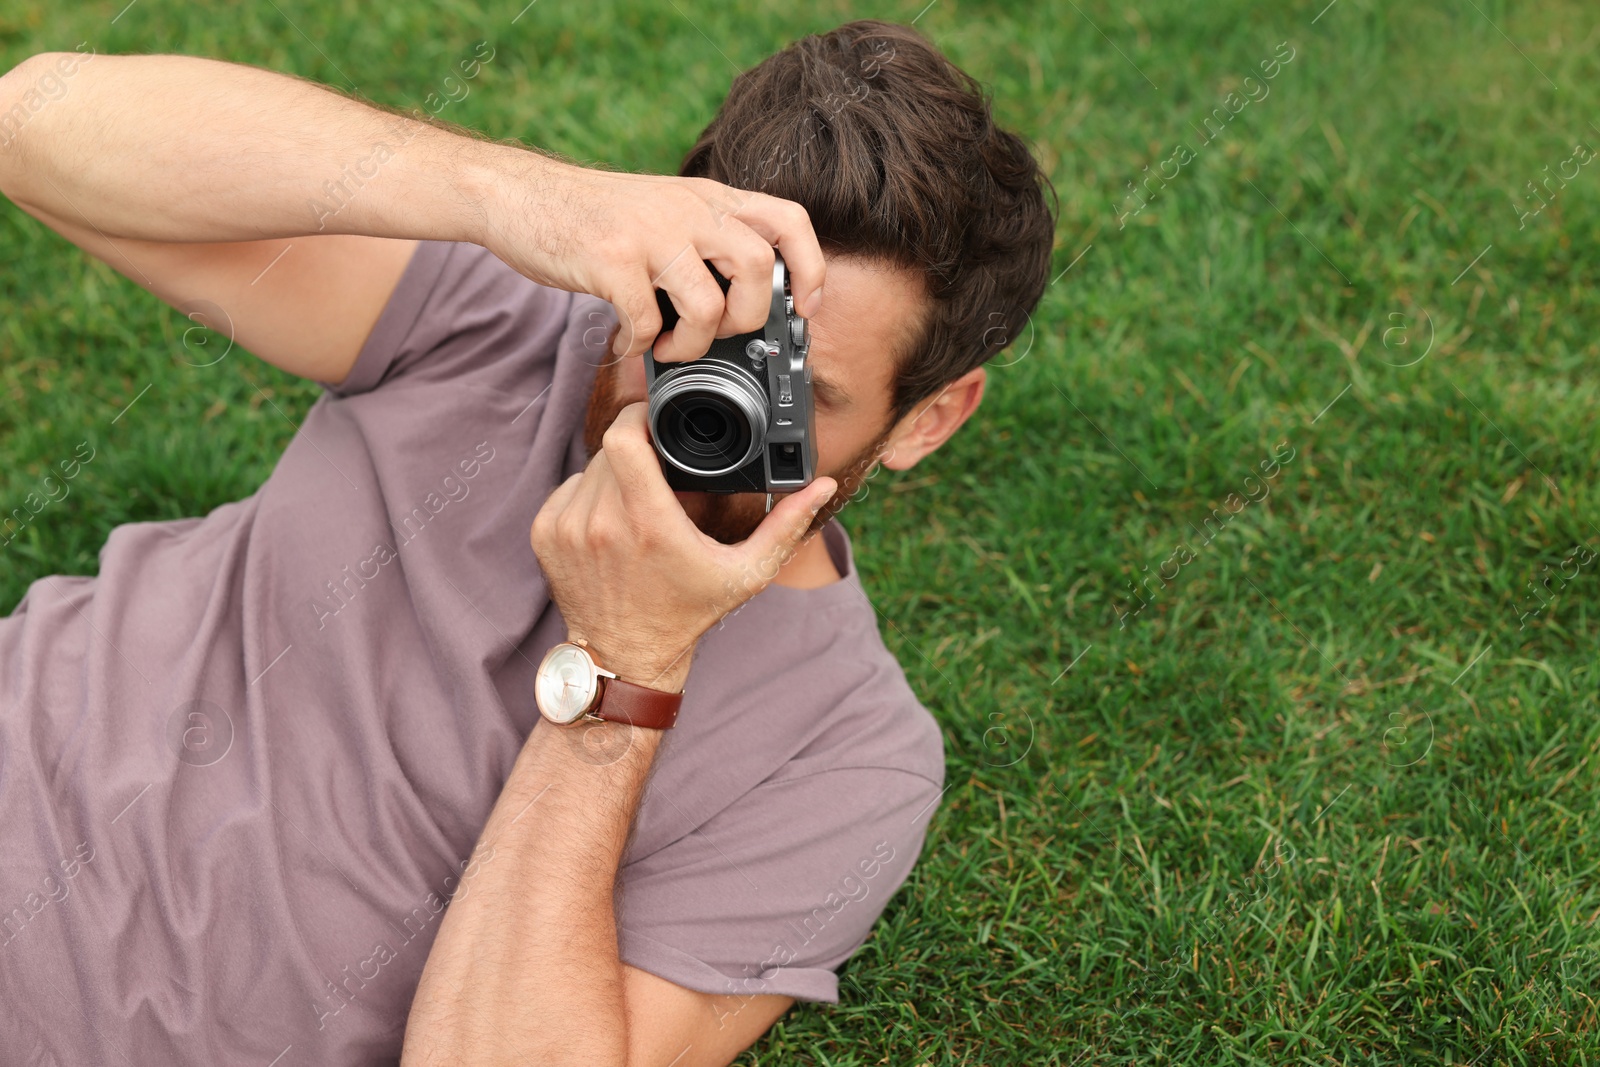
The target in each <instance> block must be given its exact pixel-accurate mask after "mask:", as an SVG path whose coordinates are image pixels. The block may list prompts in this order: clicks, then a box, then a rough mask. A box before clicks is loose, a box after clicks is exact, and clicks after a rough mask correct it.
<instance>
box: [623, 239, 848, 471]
mask: <svg viewBox="0 0 1600 1067" xmlns="http://www.w3.org/2000/svg"><path fill="white" fill-rule="evenodd" d="M706 267H707V268H708V269H709V270H710V271H711V276H712V277H713V278H715V279H716V280H717V284H718V285H720V286H722V291H723V292H724V293H726V292H727V291H728V286H729V285H730V284H731V283H730V282H729V281H728V279H726V278H724V277H722V275H721V274H719V273H717V270H716V268H714V267H712V266H711V264H710V263H709V262H707V263H706ZM656 301H657V303H658V304H659V306H660V308H661V318H662V327H661V328H662V329H663V330H668V329H671V328H672V327H673V326H674V325H676V323H677V321H678V312H677V309H676V308H674V307H673V306H672V302H671V301H670V300H669V299H668V298H667V294H666V293H665V292H663V291H661V290H657V291H656ZM810 348H811V328H810V326H809V324H808V323H807V322H806V320H805V319H803V318H801V317H800V316H798V315H796V314H795V313H794V297H793V296H792V295H791V293H790V292H789V270H788V267H786V266H785V265H784V262H783V256H782V255H780V254H778V253H777V252H774V253H773V264H772V302H771V305H770V308H769V310H768V313H767V321H766V325H764V326H763V327H762V328H761V329H760V330H757V331H755V332H753V333H743V334H738V335H736V336H734V337H721V338H717V339H716V340H713V341H712V342H711V348H710V349H709V350H708V351H707V352H706V354H705V355H703V356H701V357H700V358H699V359H694V360H690V361H688V362H686V363H658V362H656V360H655V358H654V354H653V353H652V352H646V353H645V354H644V374H645V382H646V383H647V385H648V387H649V395H650V414H649V420H650V439H651V441H652V442H653V443H654V444H655V449H656V454H657V455H659V456H660V457H661V468H662V470H663V472H664V473H665V474H666V478H667V484H668V485H669V486H671V487H672V488H673V489H679V490H685V491H695V490H698V491H703V492H710V493H792V492H794V491H795V490H797V489H803V488H805V487H806V486H808V485H810V484H811V481H812V479H813V478H815V477H816V467H817V425H816V411H815V408H814V406H813V403H812V397H811V365H810V363H809V362H808V360H807V356H808V355H809V354H810Z"/></svg>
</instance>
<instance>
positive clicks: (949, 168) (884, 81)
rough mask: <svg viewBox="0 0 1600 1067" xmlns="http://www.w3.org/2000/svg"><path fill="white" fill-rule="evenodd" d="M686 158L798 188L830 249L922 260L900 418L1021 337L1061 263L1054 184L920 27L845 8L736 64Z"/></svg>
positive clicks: (755, 182) (900, 361) (766, 183)
mask: <svg viewBox="0 0 1600 1067" xmlns="http://www.w3.org/2000/svg"><path fill="white" fill-rule="evenodd" d="M679 173H681V174H682V175H684V176H685V177H702V178H713V179H715V180H717V181H720V182H723V183H724V184H726V185H731V186H735V187H737V188H741V189H751V190H755V191H759V192H763V193H767V194H769V195H772V196H777V197H782V198H783V199H785V200H793V201H795V202H796V203H798V204H800V205H801V206H802V207H804V208H805V209H806V210H807V212H808V213H809V214H810V216H811V225H812V228H813V229H815V231H816V233H817V238H818V240H819V241H820V242H821V244H822V247H823V249H824V251H826V252H829V253H830V254H837V255H847V256H860V257H863V258H868V259H873V260H877V261H881V262H885V263H888V264H891V265H894V266H897V267H901V268H906V269H911V270H916V271H920V272H922V275H923V277H924V279H925V284H926V292H927V296H928V298H929V302H928V307H927V313H926V314H925V315H924V316H923V318H922V321H921V322H920V323H914V324H911V325H910V328H909V329H908V330H907V336H906V340H905V343H904V345H903V347H902V350H901V351H900V352H899V353H897V359H896V370H895V378H894V385H893V395H892V397H891V401H890V403H891V406H892V407H893V409H894V415H893V418H894V420H898V419H899V418H900V417H902V416H903V415H905V414H906V413H907V412H909V411H910V410H911V409H912V407H913V406H914V405H915V404H916V403H917V402H918V401H920V400H922V399H924V398H925V397H928V396H931V395H932V394H934V393H935V392H937V391H938V390H939V389H940V388H942V387H943V386H944V385H946V384H947V383H949V382H951V381H953V380H955V379H956V378H959V377H960V376H961V375H963V374H965V373H967V372H968V371H969V370H971V369H972V368H974V367H976V366H979V365H980V364H982V363H983V362H984V361H985V360H987V359H988V358H989V357H990V356H993V355H994V354H995V353H996V352H999V351H1000V350H1001V349H1003V348H1005V347H1006V345H1007V344H1009V343H1010V342H1011V341H1012V340H1014V339H1015V338H1016V337H1017V335H1018V334H1019V332H1021V330H1022V329H1023V327H1024V325H1025V324H1026V322H1027V319H1028V316H1029V314H1030V313H1031V312H1032V310H1033V308H1034V306H1035V305H1036V304H1037V303H1038V302H1039V297H1040V296H1041V295H1042V294H1043V292H1044V289H1045V285H1046V282H1047V280H1048V278H1049V273H1050V251H1051V245H1052V243H1053V239H1054V232H1055V218H1054V212H1053V211H1052V209H1051V207H1050V206H1048V205H1047V204H1046V202H1045V196H1044V193H1045V192H1046V191H1048V192H1049V193H1050V196H1051V199H1052V200H1055V190H1054V188H1053V187H1051V185H1050V182H1049V179H1048V178H1047V177H1046V176H1045V175H1044V174H1043V172H1042V171H1041V170H1040V168H1039V164H1038V162H1037V161H1036V160H1035V159H1034V158H1033V155H1032V154H1031V153H1030V152H1029V150H1028V146H1027V145H1026V144H1025V143H1024V142H1023V141H1022V139H1021V138H1019V137H1017V136H1016V135H1015V134H1013V133H1010V132H1008V131H1006V130H1003V129H1000V128H999V127H998V126H996V125H995V123H994V116H993V115H992V114H991V111H990V102H989V99H988V98H987V96H985V94H984V92H983V90H982V87H981V86H979V84H978V83H977V82H976V81H974V80H973V79H972V77H971V76H969V75H968V74H966V73H965V72H964V71H962V70H961V69H960V68H958V67H957V66H956V65H955V64H953V63H951V62H950V61H949V60H948V59H946V58H945V56H944V55H943V54H942V53H941V52H940V51H939V50H938V49H937V48H935V47H934V46H933V44H932V43H931V42H929V41H928V39H927V38H925V37H923V36H922V35H921V34H920V33H918V32H917V31H916V30H914V29H912V28H911V27H909V26H898V25H895V24H893V23H888V22H879V21H875V20H864V21H859V22H851V23H847V24H846V25H843V26H840V27H839V28H838V29H836V30H833V31H832V32H830V33H826V34H822V35H811V36H808V37H804V38H802V39H800V40H798V41H796V42H794V43H793V44H791V45H789V46H788V47H787V48H785V49H784V50H783V51H781V52H779V53H777V54H776V55H773V56H769V57H768V58H767V59H765V60H763V61H762V62H761V63H760V64H758V65H757V66H755V67H753V68H751V69H750V70H747V71H745V72H744V73H743V74H740V75H739V76H738V77H737V78H735V79H734V81H733V85H732V87H731V88H730V89H729V90H728V95H727V99H725V100H724V101H723V103H722V107H721V109H720V110H719V111H718V112H717V115H716V117H715V118H713V119H712V120H711V123H710V125H708V126H707V127H706V128H705V130H704V131H703V132H702V133H701V134H700V139H699V140H698V141H697V142H696V143H695V146H694V147H693V148H692V149H690V150H689V153H688V155H686V156H685V157H684V160H683V165H682V166H681V167H680V168H679Z"/></svg>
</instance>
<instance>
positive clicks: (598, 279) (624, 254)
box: [482, 148, 825, 361]
mask: <svg viewBox="0 0 1600 1067" xmlns="http://www.w3.org/2000/svg"><path fill="white" fill-rule="evenodd" d="M505 152H506V154H505V155H502V156H500V157H498V158H499V159H500V160H503V164H502V165H501V166H498V167H496V168H494V169H493V170H492V172H491V174H490V176H489V177H488V178H487V179H486V183H485V185H484V188H485V190H486V191H485V194H484V196H483V202H482V210H483V211H484V213H485V216H486V225H485V228H484V229H485V234H486V236H485V241H484V243H485V245H486V246H487V247H488V248H489V249H490V251H492V252H494V253H495V255H497V256H499V257H500V258H501V259H503V260H504V261H505V262H506V263H508V264H510V265H511V266H512V267H515V268H516V269H517V270H518V271H520V272H522V273H523V274H525V275H527V276H528V277H529V278H532V279H533V280H534V281H536V282H539V283H541V284H543V285H551V286H555V287H556V288H559V289H566V290H568V291H570V292H582V293H592V294H594V295H595V296H599V297H602V298H603V299H605V300H608V301H610V302H611V304H612V306H614V307H615V308H616V309H617V315H618V318H619V320H620V322H621V325H622V328H621V331H620V332H619V333H618V334H617V341H616V347H615V353H616V355H618V356H637V355H640V354H641V353H643V352H644V351H645V349H646V348H647V347H650V346H651V344H652V342H654V344H655V349H654V352H655V356H656V358H657V359H660V360H666V361H680V360H689V359H694V358H695V357H697V356H699V355H701V354H702V353H704V352H705V351H706V350H707V349H708V348H709V347H710V346H711V343H712V341H713V340H714V339H715V338H717V337H726V336H729V335H732V334H735V333H741V332H750V331H754V330H760V329H762V328H763V324H764V323H765V322H766V321H767V318H768V316H769V313H770V311H771V296H772V275H773V261H774V251H773V249H774V246H776V248H777V249H778V250H780V251H781V252H782V254H783V257H784V259H785V260H786V261H787V263H788V267H789V270H790V271H791V272H792V279H791V282H790V289H791V295H792V296H793V298H794V305H795V309H796V313H797V314H800V315H803V316H810V315H812V314H815V312H816V309H817V308H818V307H819V306H820V305H821V303H822V283H823V275H824V273H825V266H824V263H823V258H822V249H821V247H820V246H819V245H818V243H817V238H816V234H815V233H813V232H812V229H811V219H810V217H809V216H808V215H807V214H806V211H805V209H804V208H802V207H801V206H800V205H798V204H795V203H792V202H790V201H788V200H779V199H778V198H776V197H772V196H767V195H766V194H764V193H756V192H750V191H748V190H744V189H735V188H732V187H730V186H726V185H723V184H722V183H720V182H716V181H712V180H710V179H709V178H677V177H667V176H662V175H652V174H620V173H613V172H610V171H600V170H589V169H586V168H583V167H576V166H573V165H571V164H568V163H563V162H561V161H559V160H555V159H552V158H550V157H547V156H543V155H540V154H538V153H533V152H527V151H524V150H522V149H513V148H506V149H505ZM707 262H709V263H711V264H714V265H715V267H716V269H717V270H718V271H720V272H721V274H722V276H723V277H725V278H727V279H730V280H731V283H732V284H731V287H730V288H729V289H728V290H727V292H726V294H724V291H723V289H722V288H721V287H719V286H718V284H717V282H716V281H715V280H714V279H713V277H712V275H711V272H710V270H708V269H707V266H706V264H707ZM658 288H660V289H664V290H665V291H666V292H667V293H668V294H669V296H670V298H671V302H672V305H673V307H674V308H675V309H676V310H677V312H678V313H679V314H680V316H681V317H680V318H679V320H678V322H677V323H676V325H675V327H674V328H673V329H672V330H671V331H670V332H668V333H667V334H665V335H664V336H661V337H657V333H658V331H660V330H661V327H662V314H661V310H660V308H659V307H658V305H657V303H656V293H655V291H656V289H658Z"/></svg>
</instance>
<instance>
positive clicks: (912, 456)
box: [883, 367, 988, 471]
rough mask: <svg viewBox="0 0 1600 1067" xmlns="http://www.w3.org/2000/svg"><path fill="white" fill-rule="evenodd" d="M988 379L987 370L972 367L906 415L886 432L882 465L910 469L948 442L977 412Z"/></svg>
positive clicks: (898, 469) (897, 468) (891, 468)
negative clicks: (886, 440)
mask: <svg viewBox="0 0 1600 1067" xmlns="http://www.w3.org/2000/svg"><path fill="white" fill-rule="evenodd" d="M987 380H988V371H987V369H986V368H984V367H974V368H973V369H972V370H970V371H968V372H967V373H965V374H963V375H962V376H961V377H959V378H957V379H956V380H955V381H953V382H951V383H949V384H948V385H946V386H945V387H944V388H943V389H941V390H940V391H939V392H938V393H937V394H935V395H934V396H933V397H932V398H931V399H929V400H924V401H922V402H921V403H919V404H918V405H917V406H916V408H915V409H913V410H912V411H909V412H907V413H906V415H905V417H904V418H902V419H901V420H900V421H899V422H898V423H896V424H895V428H894V429H893V430H891V431H890V432H889V441H888V444H887V445H886V446H885V447H884V450H883V465H884V466H885V467H888V468H889V469H890V470H896V471H904V470H910V469H911V468H912V467H915V466H916V465H917V462H918V461H919V460H921V459H922V457H923V456H926V455H927V454H928V453H930V452H932V451H933V450H934V449H936V448H938V447H939V446H940V445H942V444H944V443H945V442H946V441H948V440H950V435H951V434H953V433H955V432H956V431H957V430H959V429H960V428H961V424H962V423H964V422H966V421H967V420H968V419H969V418H971V417H972V413H973V412H974V411H977V410H978V404H979V403H980V402H981V401H982V400H983V386H984V382H986V381H987Z"/></svg>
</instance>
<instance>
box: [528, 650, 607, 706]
mask: <svg viewBox="0 0 1600 1067" xmlns="http://www.w3.org/2000/svg"><path fill="white" fill-rule="evenodd" d="M533 685H534V699H535V700H536V701H537V703H538V705H539V711H540V713H541V714H543V715H544V717H545V718H547V719H549V720H550V721H551V722H557V723H569V722H576V721H577V720H578V719H580V718H582V717H583V713H584V712H586V711H587V710H589V706H590V705H591V704H593V703H594V698H595V694H596V692H597V691H598V689H599V685H600V680H599V677H598V675H597V673H596V671H595V663H594V660H592V659H590V658H589V653H587V652H585V651H584V650H583V649H581V648H579V647H578V646H577V645H573V644H568V643H565V642H563V643H562V644H559V645H556V646H555V647H554V648H552V649H551V650H550V651H549V652H548V653H546V654H545V657H544V662H543V663H541V664H540V665H539V673H538V675H537V676H536V677H535V679H534V683H533Z"/></svg>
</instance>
